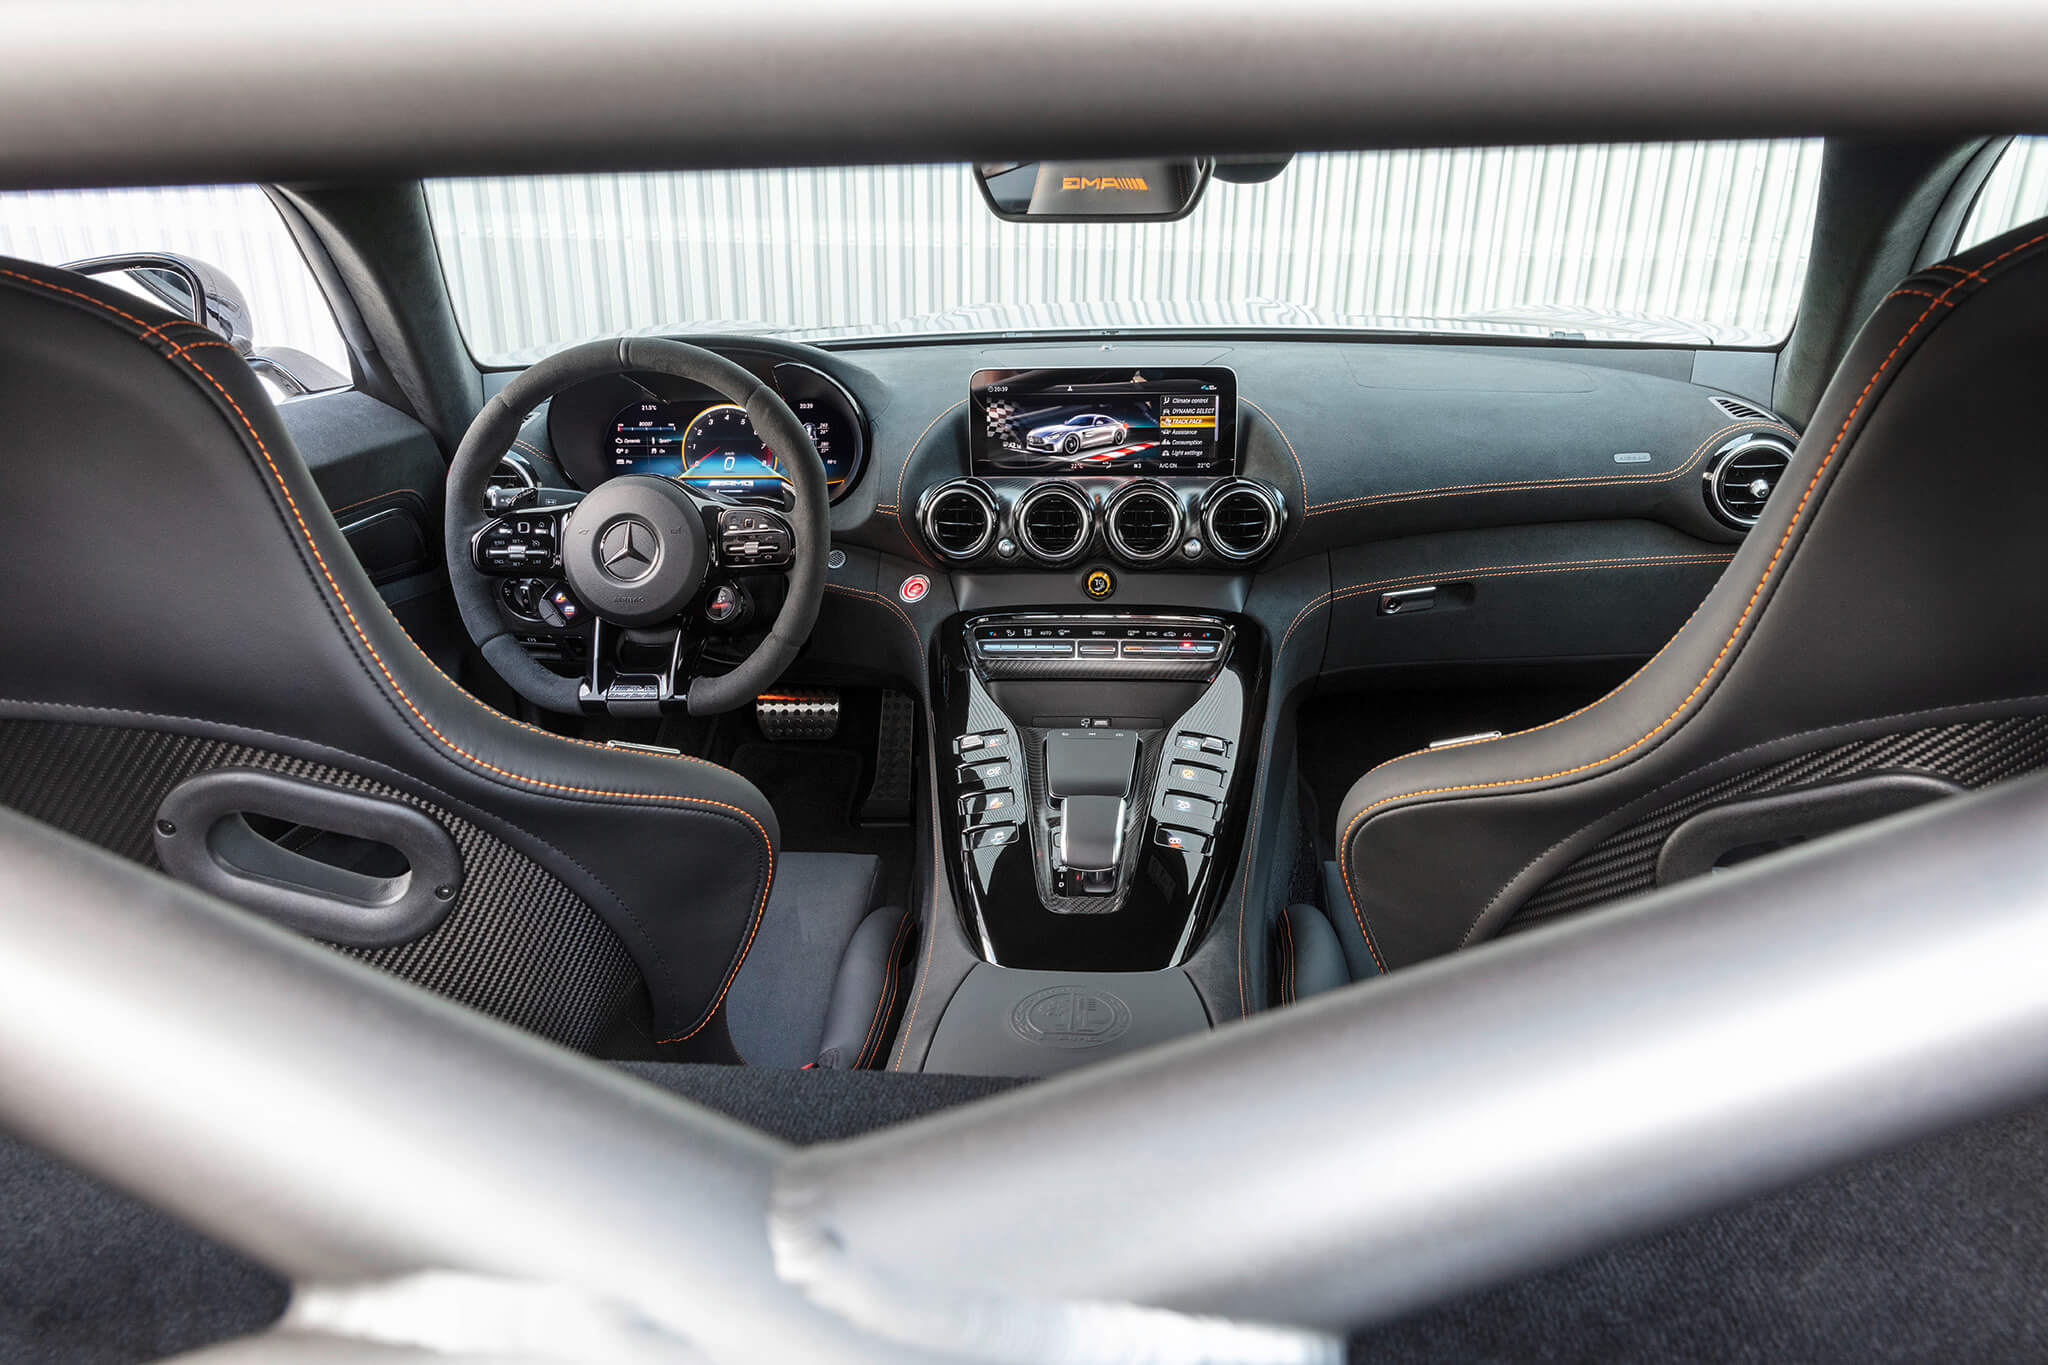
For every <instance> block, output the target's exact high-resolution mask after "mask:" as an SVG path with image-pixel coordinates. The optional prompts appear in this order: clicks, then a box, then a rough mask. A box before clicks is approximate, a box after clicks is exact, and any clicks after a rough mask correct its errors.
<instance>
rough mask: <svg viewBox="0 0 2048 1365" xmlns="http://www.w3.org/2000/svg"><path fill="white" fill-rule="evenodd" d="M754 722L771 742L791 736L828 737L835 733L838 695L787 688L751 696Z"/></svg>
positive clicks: (806, 737)
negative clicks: (783, 690) (786, 689)
mask: <svg viewBox="0 0 2048 1365" xmlns="http://www.w3.org/2000/svg"><path fill="white" fill-rule="evenodd" d="M754 724H756V725H758V726H760V727H761V737H762V738H763V739H765V740H767V741H768V742H769V743H771V744H780V743H783V742H784V741H786V740H792V739H813V740H815V739H830V738H832V736H834V735H836V734H838V733H839V694H838V693H837V692H828V691H824V690H799V689H791V690H790V691H786V692H767V693H763V694H762V695H761V696H758V697H756V698H754Z"/></svg>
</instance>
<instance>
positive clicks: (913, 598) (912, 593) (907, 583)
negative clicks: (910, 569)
mask: <svg viewBox="0 0 2048 1365" xmlns="http://www.w3.org/2000/svg"><path fill="white" fill-rule="evenodd" d="M931 590H932V581H931V580H930V579H929V578H926V577H925V576H924V575H923V574H921V573H914V574H912V575H911V576H910V577H908V578H906V579H904V580H903V586H902V587H900V588H898V589H896V595H897V596H898V597H900V598H902V599H903V600H904V601H906V602H917V601H921V600H923V598H924V595H925V594H926V593H928V592H930V591H931Z"/></svg>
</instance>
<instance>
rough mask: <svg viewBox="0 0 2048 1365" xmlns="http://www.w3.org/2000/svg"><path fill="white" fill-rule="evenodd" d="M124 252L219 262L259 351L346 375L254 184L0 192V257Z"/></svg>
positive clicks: (324, 316)
mask: <svg viewBox="0 0 2048 1365" xmlns="http://www.w3.org/2000/svg"><path fill="white" fill-rule="evenodd" d="M130 251H171V252H176V253H177V254H179V255H182V256H192V257H196V258H197V259H199V260H202V261H205V262H206V263H207V264H208V265H212V266H216V267H218V268H219V269H220V270H222V271H224V272H226V274H227V276H228V278H230V279H232V280H233V281H234V282H235V283H236V284H238V285H240V286H241V287H242V293H243V295H244V296H245V297H246V298H247V299H248V302H249V322H250V326H251V327H252V328H253V330H254V332H255V335H254V337H253V338H252V340H253V341H254V342H255V347H256V349H257V350H258V351H263V350H268V349H271V348H274V347H280V346H285V347H290V348H292V349H294V350H299V351H304V352H306V353H307V354H308V355H311V356H312V357H313V358H314V359H316V360H319V361H321V362H323V363H324V364H326V365H328V366H329V367H331V368H332V369H334V370H336V371H338V372H340V373H341V374H343V375H346V374H347V373H348V372H349V365H348V349H347V347H346V346H344V345H343V344H342V340H341V332H340V330H339V329H338V328H337V327H336V326H335V324H334V313H333V310H332V309H330V308H329V307H328V304H327V298H326V296H325V295H324V294H322V293H321V292H320V286H319V284H318V282H317V281H315V280H314V278H313V272H312V271H311V270H310V269H309V268H308V267H307V265H306V259H305V257H304V256H302V255H300V254H299V247H298V243H296V242H294V241H293V240H292V238H291V234H290V233H289V232H287V231H286V230H285V226H284V220H283V219H281V218H280V217H278V214H277V206H276V205H274V204H272V203H271V202H270V200H269V199H268V198H267V197H266V196H265V195H264V193H263V191H261V190H260V189H258V188H256V187H255V186H254V185H212V186H201V187H184V186H180V187H176V188H170V189H148V190H29V191H16V192H11V193H4V194H0V256H13V257H16V258H18V259H21V260H27V261H37V262H40V263H42V264H46V265H62V264H63V263H64V262H66V261H77V260H83V259H85V258H87V257H90V256H112V255H115V254H118V253H122V252H130ZM101 278H102V279H104V280H105V281H106V282H107V283H110V284H116V285H118V284H120V283H121V278H120V277H118V276H111V275H110V276H103V277H101Z"/></svg>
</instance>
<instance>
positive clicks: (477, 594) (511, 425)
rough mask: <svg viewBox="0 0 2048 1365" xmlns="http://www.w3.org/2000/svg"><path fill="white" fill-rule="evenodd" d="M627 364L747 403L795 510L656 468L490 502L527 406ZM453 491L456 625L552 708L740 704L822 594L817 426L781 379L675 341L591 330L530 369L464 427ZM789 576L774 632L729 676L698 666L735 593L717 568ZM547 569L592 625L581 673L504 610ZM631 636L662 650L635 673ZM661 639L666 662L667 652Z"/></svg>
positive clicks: (450, 531)
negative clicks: (625, 650) (785, 392)
mask: <svg viewBox="0 0 2048 1365" xmlns="http://www.w3.org/2000/svg"><path fill="white" fill-rule="evenodd" d="M632 373H640V374H646V373H652V374H660V375H669V376H672V377H674V378H677V379H686V380H690V381H692V382H694V383H697V384H702V385H704V386H705V387H707V388H709V389H711V390H713V391H714V392H716V393H718V394H720V395H722V396H723V397H724V398H725V399H727V400H728V401H729V402H732V403H734V404H737V405H738V406H739V407H740V408H741V409H742V410H744V411H745V412H746V414H747V420H748V421H750V422H752V423H753V424H754V430H755V431H756V432H758V433H759V434H760V437H761V440H762V442H763V443H764V444H765V445H767V447H768V448H769V449H771V450H773V451H775V452H776V454H777V455H778V456H779V460H778V463H779V464H780V465H781V466H782V471H783V473H784V475H785V476H786V477H787V478H788V480H789V488H790V492H791V495H792V497H793V498H794V502H795V505H794V507H793V508H791V509H790V511H789V512H788V514H787V515H785V514H784V513H782V512H779V511H776V510H774V509H769V508H761V507H754V506H734V505H731V504H728V503H725V502H721V501H719V500H717V499H714V498H711V497H707V496H705V495H703V494H700V493H698V492H697V491H696V490H694V489H692V488H690V487H689V486H687V485H686V484H684V483H682V482H681V481H680V480H677V479H672V478H666V477H663V476H661V475H655V474H624V475H620V476H619V477H617V478H613V479H607V480H606V481H605V482H604V483H602V484H600V485H598V487H597V488H595V489H593V490H592V491H590V492H589V493H587V494H584V493H578V492H576V491H574V490H570V489H540V490H534V491H533V492H531V493H522V494H521V498H522V501H520V502H517V503H514V504H513V505H511V506H509V507H507V506H504V505H500V506H497V507H488V506H486V503H485V498H486V489H487V488H488V487H489V483H490V476H491V471H492V470H493V469H495V468H496V467H497V465H498V462H499V460H500V459H502V458H503V457H504V455H505V452H506V451H507V450H509V449H511V447H512V441H513V438H514V437H516V436H518V434H519V428H520V425H521V424H522V423H523V422H524V421H525V419H526V415H527V414H528V413H530V412H532V411H533V410H534V409H535V408H537V407H539V406H540V405H541V404H542V403H544V402H546V401H547V400H548V399H550V398H553V397H554V396H555V395H556V394H558V393H560V392H562V391H563V390H564V389H568V388H572V387H574V386H575V385H577V384H581V383H584V382H586V381H588V380H592V379H602V378H606V377H608V376H612V375H619V374H632ZM447 502H448V506H447V524H446V543H445V549H446V557H447V563H448V577H449V581H450V583H451V584H452V586H453V587H454V590H455V604H456V606H457V607H458V608H459V609H460V610H461V612H462V623H463V625H464V626H465V627H467V628H468V630H469V634H470V638H471V639H473V640H475V641H476V644H477V647H478V648H479V649H481V650H482V651H483V655H484V659H485V660H486V661H487V662H488V663H489V664H490V665H491V667H492V668H494V669H496V670H497V672H498V676H500V677H502V678H503V679H504V680H505V681H506V682H507V683H509V684H510V685H511V686H512V689H513V690H514V691H516V692H518V693H519V695H520V696H522V697H524V698H526V699H527V700H528V701H530V702H532V703H533V704H534V705H536V706H540V707H544V708H546V709H548V710H551V711H560V712H564V713H567V714H571V715H575V714H583V713H588V712H609V713H611V714H614V715H635V716H646V715H658V714H660V713H662V712H664V711H682V710H687V711H688V712H689V713H690V714H691V715H697V716H702V715H712V714H715V713H717V712H720V711H730V710H733V709H734V708H736V707H739V706H743V705H745V704H746V703H747V702H748V701H750V700H752V699H753V698H754V697H755V696H756V695H758V694H759V693H760V692H761V691H762V690H763V689H765V688H766V687H767V686H768V685H769V684H770V683H772V682H774V681H775V679H776V678H777V677H778V676H779V675H780V674H781V673H782V670H783V669H785V668H787V667H788V666H789V664H790V661H791V660H793V659H795V658H796V655H797V651H798V650H800V649H801V648H803V644H804V641H805V640H806V639H807V638H809V636H810V633H811V627H812V625H813V624H815V623H816V621H817V619H818V605H819V603H820V602H821V601H822V600H823V598H824V595H825V551H826V548H827V545H828V543H829V541H830V538H831V530H830V527H829V525H828V523H827V520H826V492H825V465H824V462H823V461H821V460H820V459H819V458H818V452H817V450H816V448H815V447H813V446H812V445H811V439H810V436H809V435H808V434H807V433H806V432H805V431H804V428H803V424H802V423H801V422H799V421H797V419H796V414H794V413H792V412H791V411H790V410H789V405H788V404H786V403H784V402H783V401H782V398H781V397H780V395H778V394H777V393H776V392H775V390H774V389H773V388H772V387H770V386H769V385H767V384H765V383H763V382H762V381H761V380H759V379H757V378H755V377H754V376H753V375H752V374H749V373H748V372H747V371H745V370H743V369H741V368H740V367H739V366H737V365H735V364H733V363H732V362H731V361H729V360H727V359H725V358H724V357H722V356H718V355H714V354H712V353H711V352H710V351H707V350H704V349H703V348H702V347H699V346H689V345H685V344H684V343H682V342H680V341H663V340H659V339H656V338H652V337H621V338H619V339H618V340H616V341H592V342H586V343H585V344H583V345H581V346H575V347H572V348H570V349H569V350H566V351H562V352H559V353H557V354H555V355H552V356H550V357H548V358H547V359H546V360H543V361H541V362H540V363H539V364H537V365H535V366H533V367H532V368H530V369H528V370H527V371H526V372H525V373H523V374H521V375H520V376H519V377H518V378H516V379H514V380H513V381H512V382H511V383H510V384H507V385H506V386H505V387H504V388H503V389H502V390H501V391H500V392H499V393H498V394H497V395H496V396H495V397H493V398H492V399H491V400H490V402H488V403H486V404H485V405H484V409H483V411H482V412H480V413H478V414H477V417H476V420H475V421H474V422H471V423H470V425H469V430H468V431H467V432H465V433H464V434H463V437H462V444H461V446H460V447H458V448H457V449H456V452H455V459H454V462H453V463H452V464H450V465H449V467H448V490H447ZM714 572H715V574H716V577H715V578H714ZM783 573H786V574H787V575H788V586H787V593H786V595H785V597H784V599H783V602H782V607H781V611H780V613H779V614H778V615H777V616H776V618H775V624H774V626H773V628H771V629H770V630H769V631H768V633H767V635H766V637H765V638H763V639H762V640H761V641H760V643H759V644H757V645H756V646H755V647H754V649H753V651H752V652H751V653H750V654H748V655H747V656H746V658H745V659H743V660H741V661H740V662H739V663H738V664H737V665H736V666H735V667H733V668H732V670H731V671H730V672H726V673H722V674H718V675H716V676H697V675H696V672H695V669H696V666H697V664H698V663H699V662H700V661H701V653H702V645H703V642H704V641H703V629H704V627H705V626H707V625H709V624H711V620H712V619H713V618H716V617H717V616H718V613H719V611H720V609H721V608H722V607H725V608H730V607H732V606H734V605H735V601H736V599H731V598H724V597H722V596H721V595H720V594H719V588H720V587H721V586H722V580H724V579H726V578H728V577H731V578H737V577H738V576H740V575H754V574H783ZM550 575H559V576H561V577H563V578H566V579H567V580H568V587H569V590H570V593H572V594H573V597H572V598H571V599H570V600H569V601H567V602H566V603H561V604H557V605H556V607H555V610H556V612H557V613H558V614H562V615H563V616H564V620H565V622H566V623H569V624H580V623H582V622H584V621H587V622H588V623H589V629H590V641H589V644H590V663H589V667H588V668H587V669H586V670H585V671H584V674H583V676H582V677H580V678H568V677H563V676H562V675H560V674H558V673H555V672H552V671H551V670H549V669H547V668H545V667H543V666H542V665H541V664H540V663H539V662H537V661H536V660H535V659H533V658H532V657H531V656H530V655H528V654H527V652H526V650H525V649H523V648H521V646H520V644H519V642H518V640H516V639H515V638H514V637H513V635H512V632H511V630H510V629H509V628H508V627H507V626H506V624H505V623H504V620H503V617H502V615H501V614H500V612H499V610H498V599H499V592H498V589H499V587H500V580H502V579H505V578H532V577H546V576H550ZM707 599H710V600H707ZM621 637H623V638H624V639H625V640H627V641H630V642H631V643H632V645H633V646H634V648H635V649H637V650H638V651H640V652H641V653H643V654H645V655H648V656H650V657H655V658H656V659H657V661H656V662H654V663H652V664H650V665H647V666H645V667H644V668H643V669H642V670H641V671H637V672H636V671H630V670H627V669H624V668H621V667H619V666H617V665H615V664H614V663H613V661H612V659H611V657H610V656H611V655H612V654H613V653H614V651H615V650H616V649H617V647H618V644H619V641H620V639H621ZM664 650H665V651H666V662H665V664H664V663H662V662H660V661H659V658H658V656H660V655H661V654H662V653H663V651H664Z"/></svg>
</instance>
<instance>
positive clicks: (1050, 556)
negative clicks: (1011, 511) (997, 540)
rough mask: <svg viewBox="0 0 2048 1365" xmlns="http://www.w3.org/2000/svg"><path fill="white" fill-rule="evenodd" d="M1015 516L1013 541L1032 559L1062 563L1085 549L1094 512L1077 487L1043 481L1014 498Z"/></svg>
mask: <svg viewBox="0 0 2048 1365" xmlns="http://www.w3.org/2000/svg"><path fill="white" fill-rule="evenodd" d="M1016 518H1017V541H1018V543H1019V544H1021V545H1022V546H1023V547H1024V549H1025V551H1026V552H1027V553H1028V554H1030V556H1031V557H1032V558H1033V559H1036V560H1039V561H1041V562H1043V563H1046V564H1064V563H1065V562H1066V561H1067V560H1070V559H1072V558H1073V557H1074V556H1075V555H1078V554H1080V553H1081V551H1082V550H1084V549H1086V548H1087V546H1088V532H1089V531H1090V529H1092V527H1093V524H1094V520H1095V511H1094V508H1093V507H1091V506H1090V505H1089V502H1088V498H1087V495H1085V494H1083V493H1082V492H1081V491H1080V490H1078V489H1075V488H1070V487H1068V486H1067V485H1066V484H1063V483H1052V482H1045V483H1040V484H1037V485H1035V486H1033V487H1032V488H1031V489H1030V490H1029V491H1028V492H1026V493H1025V494H1024V496H1023V497H1021V498H1019V499H1017V512H1016Z"/></svg>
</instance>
